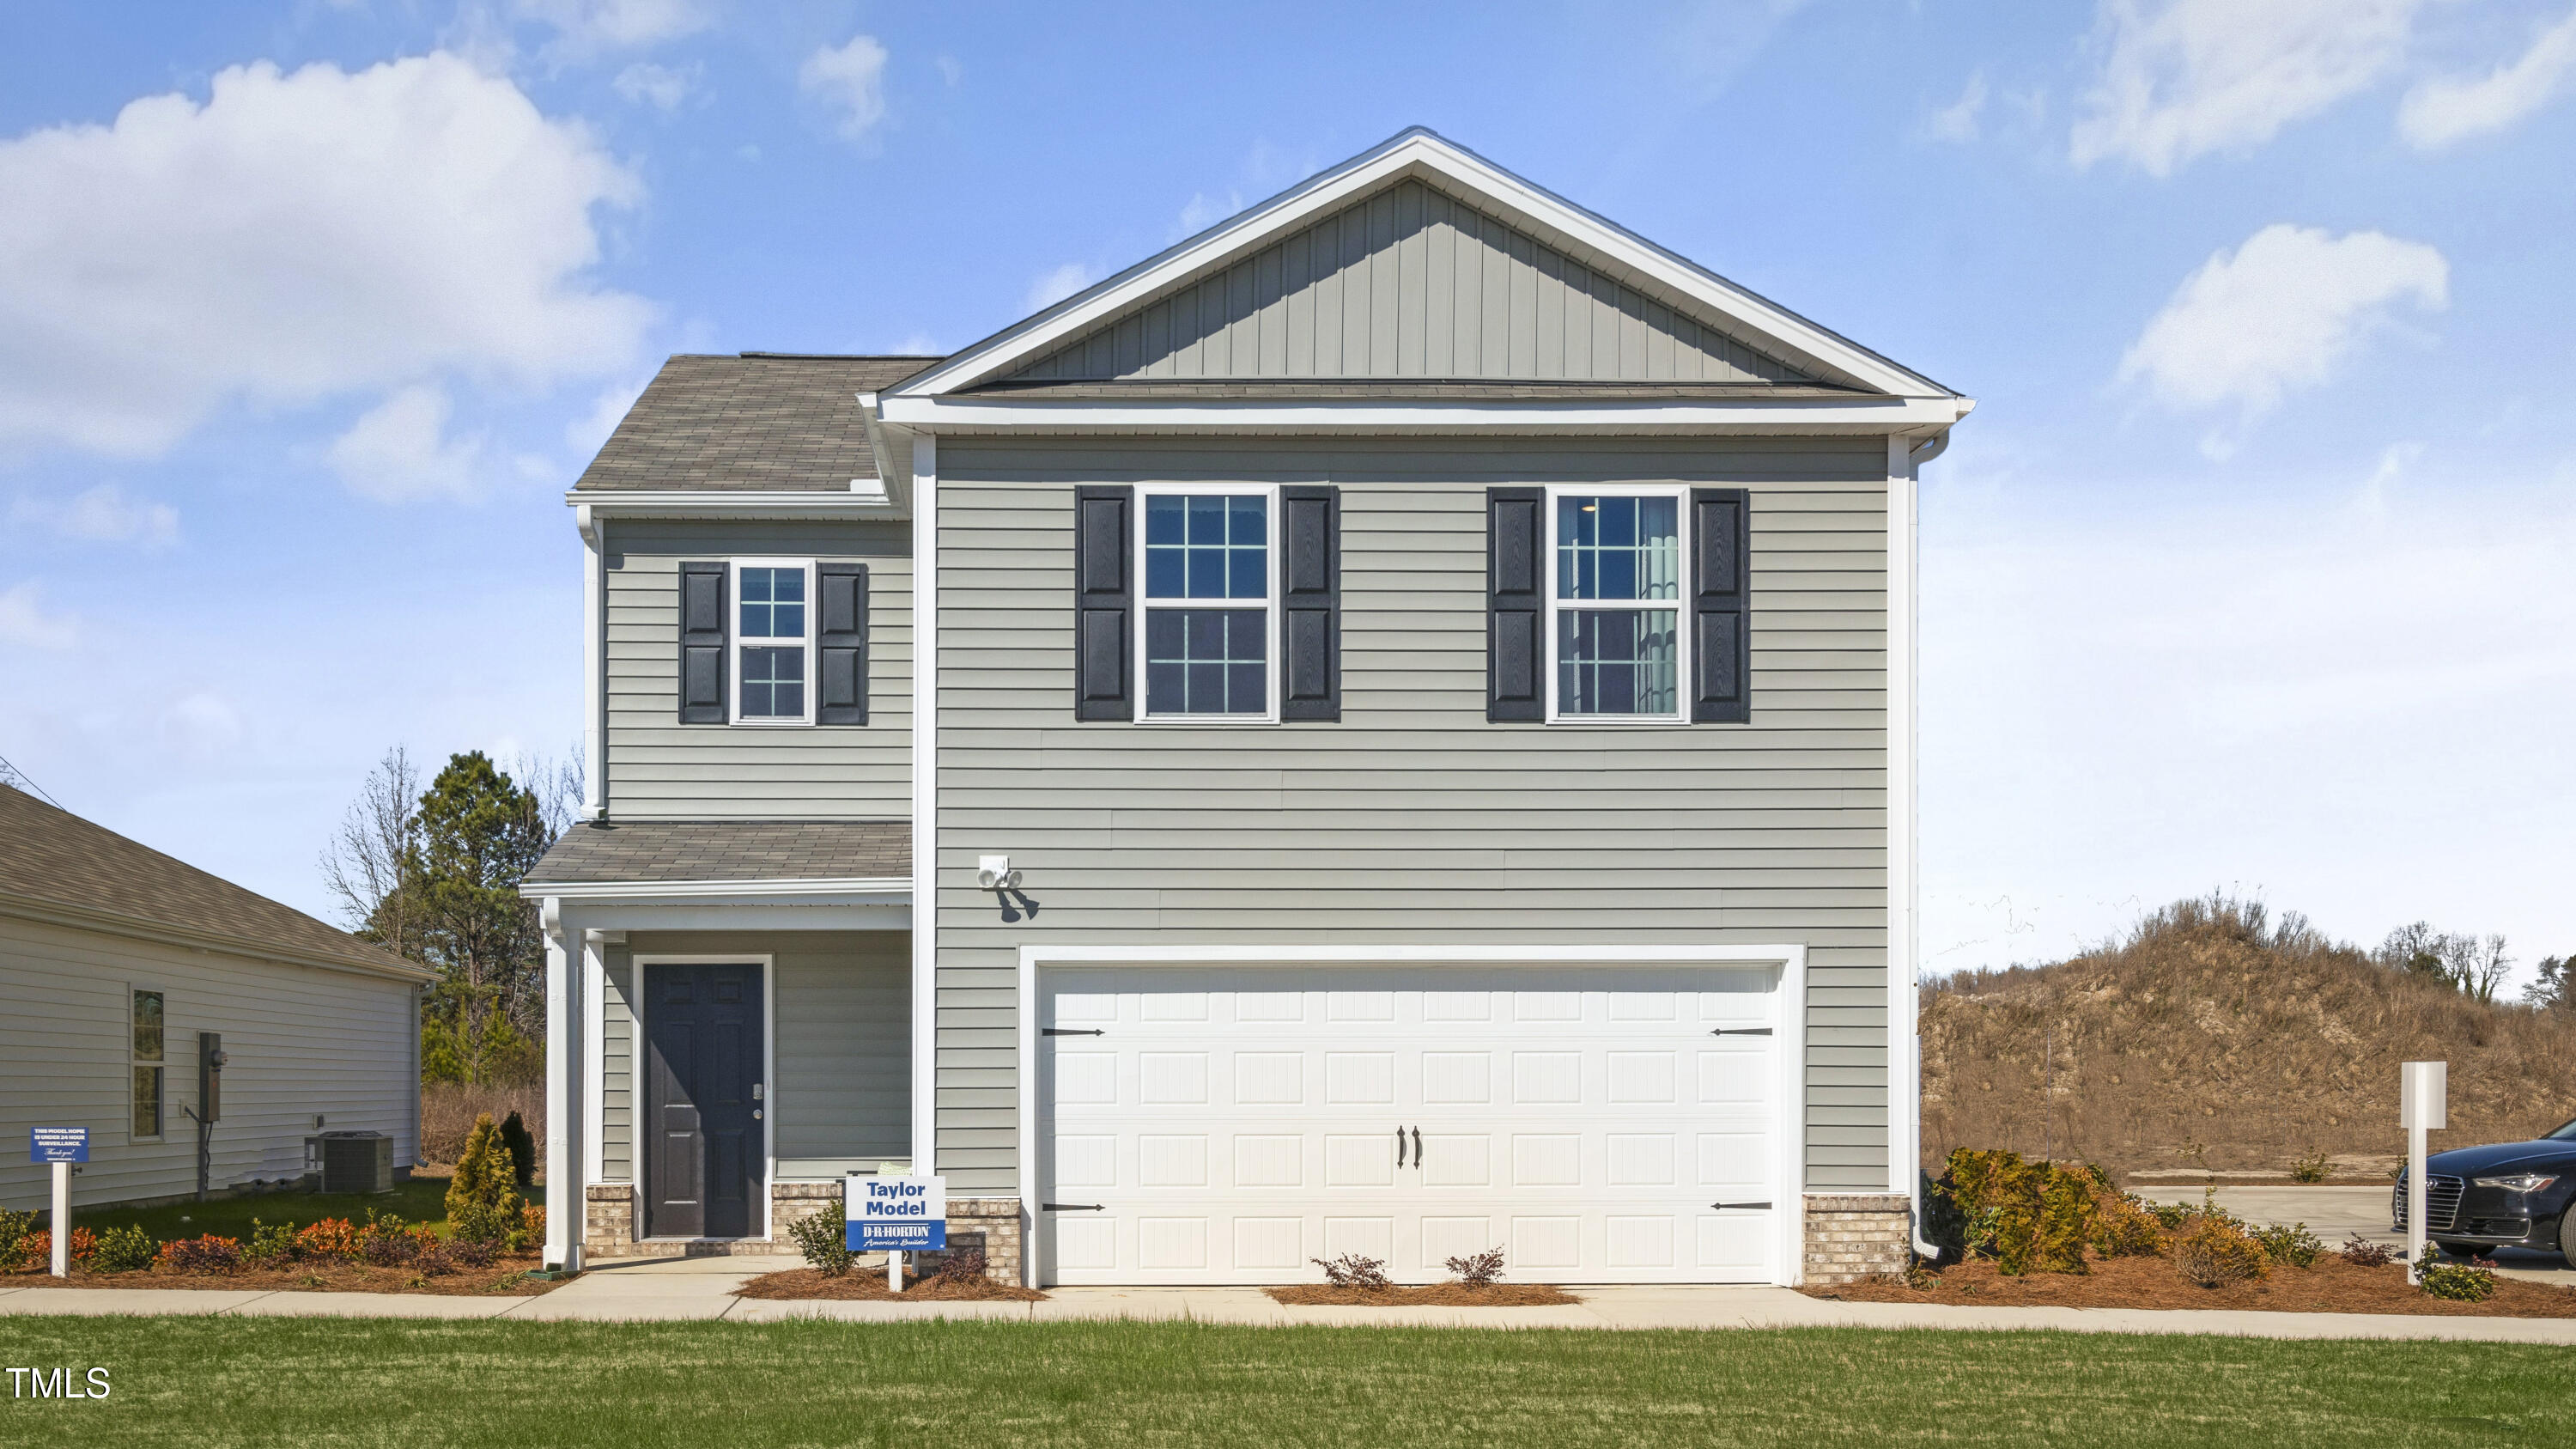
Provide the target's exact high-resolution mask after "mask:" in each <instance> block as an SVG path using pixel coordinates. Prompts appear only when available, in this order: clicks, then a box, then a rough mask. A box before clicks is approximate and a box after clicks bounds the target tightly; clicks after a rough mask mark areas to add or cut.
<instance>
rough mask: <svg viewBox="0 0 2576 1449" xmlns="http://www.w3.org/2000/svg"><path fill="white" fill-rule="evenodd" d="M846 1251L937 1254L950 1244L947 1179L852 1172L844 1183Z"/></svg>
mask: <svg viewBox="0 0 2576 1449" xmlns="http://www.w3.org/2000/svg"><path fill="white" fill-rule="evenodd" d="M841 1202H842V1206H843V1209H844V1211H845V1214H846V1216H847V1217H848V1219H849V1237H848V1239H847V1241H848V1243H849V1245H850V1251H851V1252H853V1253H873V1252H878V1251H881V1250H887V1249H891V1250H893V1251H895V1252H898V1253H936V1252H940V1251H943V1250H945V1249H946V1248H947V1246H948V1179H946V1178H944V1177H872V1176H865V1175H862V1174H860V1173H856V1172H853V1173H851V1174H850V1175H849V1179H848V1181H846V1182H845V1183H843V1184H842V1189H841Z"/></svg>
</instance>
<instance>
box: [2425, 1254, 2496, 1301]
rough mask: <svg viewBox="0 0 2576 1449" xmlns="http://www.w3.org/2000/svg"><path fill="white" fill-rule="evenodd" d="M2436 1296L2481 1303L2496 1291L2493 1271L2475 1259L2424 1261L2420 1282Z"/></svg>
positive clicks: (2426, 1290) (2428, 1291) (2427, 1290)
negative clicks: (2460, 1261) (2471, 1260)
mask: <svg viewBox="0 0 2576 1449" xmlns="http://www.w3.org/2000/svg"><path fill="white" fill-rule="evenodd" d="M2419 1286H2421V1287H2422V1288H2423V1290H2424V1291H2425V1292H2427V1293H2430V1294H2432V1295H2433V1296H2434V1297H2436V1298H2448V1299H2450V1300H2451V1301H2452V1302H2454V1303H2483V1302H2485V1301H2486V1300H2487V1299H2488V1298H2489V1297H2491V1296H2493V1294H2494V1293H2495V1287H2496V1279H2495V1274H2494V1273H2493V1272H2492V1271H2490V1270H2488V1269H2485V1268H2481V1267H2479V1266H2477V1265H2476V1264H2474V1263H2427V1264H2425V1265H2424V1276H2423V1280H2422V1282H2421V1284H2420V1285H2419Z"/></svg>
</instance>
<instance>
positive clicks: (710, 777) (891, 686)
mask: <svg viewBox="0 0 2576 1449" xmlns="http://www.w3.org/2000/svg"><path fill="white" fill-rule="evenodd" d="M603 554H604V556H603V558H602V560H601V563H602V569H603V577H604V581H605V585H606V587H605V595H606V605H605V607H606V611H607V618H606V650H605V661H604V667H605V671H606V675H607V678H606V687H607V709H606V716H607V724H606V740H605V749H604V754H605V756H606V764H607V771H606V781H607V784H606V788H607V795H608V799H607V804H608V811H609V815H610V817H611V818H617V817H620V816H622V817H625V818H628V819H636V820H726V819H732V820H770V819H800V820H811V819H858V820H883V819H900V818H903V817H905V816H907V815H909V814H910V812H911V809H912V744H911V740H912V530H911V526H910V525H909V524H905V523H901V522H890V521H867V522H830V521H824V520H810V521H778V522H745V521H710V520H697V521H687V522H681V521H669V522H665V521H659V520H619V521H615V522H612V523H610V524H608V525H607V538H606V541H605V547H604V550H603ZM732 558H817V559H855V560H858V561H860V562H863V563H865V564H866V565H867V566H868V722H867V723H866V724H864V725H800V726H735V725H702V724H687V725H684V724H681V723H680V722H679V650H678V631H679V607H680V603H679V600H680V593H679V588H680V584H679V580H680V564H681V562H682V561H683V560H699V559H732ZM727 677H728V678H729V679H730V677H731V675H730V673H728V676H727Z"/></svg>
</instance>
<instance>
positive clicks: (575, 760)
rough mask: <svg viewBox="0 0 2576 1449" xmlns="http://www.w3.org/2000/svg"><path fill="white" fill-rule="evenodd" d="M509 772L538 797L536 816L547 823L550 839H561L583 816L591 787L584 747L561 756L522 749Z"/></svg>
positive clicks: (547, 834)
mask: <svg viewBox="0 0 2576 1449" xmlns="http://www.w3.org/2000/svg"><path fill="white" fill-rule="evenodd" d="M510 773H511V775H512V776H513V777H515V778H516V779H517V780H518V782H519V786H520V788H522V789H524V790H526V791H528V792H529V793H530V794H532V795H534V796H536V797H537V818H538V819H539V820H541V821H543V822H544V823H545V827H546V839H547V841H548V842H550V843H551V842H553V841H556V840H560V839H562V838H563V833H564V832H565V831H567V830H570V829H571V828H572V827H573V823H574V822H575V821H577V820H579V819H580V818H581V807H582V802H583V801H584V800H585V799H586V798H587V797H588V795H589V789H590V787H589V783H588V778H587V777H588V774H589V772H588V771H587V770H586V769H585V768H584V760H583V756H582V752H581V746H579V745H574V746H573V747H572V748H571V749H569V750H567V751H565V752H564V754H563V756H562V757H561V758H560V759H557V758H552V757H549V756H546V755H540V754H535V753H532V752H528V751H521V752H520V755H519V757H518V759H516V760H514V761H512V762H511V765H510Z"/></svg>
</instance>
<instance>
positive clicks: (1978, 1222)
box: [1935, 1147, 2111, 1275]
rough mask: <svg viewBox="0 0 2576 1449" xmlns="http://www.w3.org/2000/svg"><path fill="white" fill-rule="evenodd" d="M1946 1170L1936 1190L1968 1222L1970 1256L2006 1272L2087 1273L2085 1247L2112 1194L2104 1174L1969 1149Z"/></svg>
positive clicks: (2011, 1154)
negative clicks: (2104, 1201) (1985, 1259)
mask: <svg viewBox="0 0 2576 1449" xmlns="http://www.w3.org/2000/svg"><path fill="white" fill-rule="evenodd" d="M1944 1169H1945V1170H1944V1171H1943V1172H1942V1174H1941V1179H1940V1181H1939V1182H1938V1183H1937V1184H1935V1186H1937V1187H1938V1188H1939V1189H1940V1190H1941V1193H1942V1195H1943V1196H1945V1197H1947V1198H1948V1199H1949V1200H1950V1201H1951V1202H1952V1203H1954V1204H1956V1205H1957V1207H1958V1209H1959V1211H1960V1212H1961V1214H1962V1215H1963V1216H1964V1217H1965V1220H1966V1227H1965V1230H1964V1231H1963V1233H1962V1235H1961V1237H1962V1240H1963V1242H1964V1245H1965V1249H1966V1251H1967V1252H1968V1253H1969V1254H1972V1255H1980V1256H1984V1257H1989V1258H1992V1259H1994V1260H1995V1267H1996V1269H1997V1270H1998V1271H2000V1272H2003V1273H2005V1274H2014V1275H2017V1274H2022V1273H2082V1272H2085V1271H2087V1270H2086V1268H2085V1265H2084V1246H2085V1243H2086V1242H2087V1241H2088V1240H2090V1239H2091V1238H2093V1237H2094V1236H2095V1235H2096V1232H2097V1230H2098V1227H2099V1219H2100V1216H2101V1210H2100V1207H2099V1205H2098V1200H2099V1199H2100V1198H2102V1197H2104V1196H2106V1195H2111V1189H2110V1187H2109V1186H2108V1183H2109V1178H2108V1177H2107V1175H2106V1174H2104V1173H2103V1172H2102V1170H2101V1169H2100V1168H2092V1167H2088V1168H2083V1169H2074V1168H2065V1167H2059V1166H2058V1165H2056V1164H2055V1163H2046V1162H2029V1161H2025V1160H2024V1159H2023V1158H2022V1156H2021V1154H2020V1153H2017V1152H2004V1151H1991V1152H1980V1151H1975V1150H1972V1149H1969V1148H1965V1147H1962V1148H1960V1149H1959V1150H1958V1151H1956V1152H1953V1153H1951V1154H1950V1158H1949V1161H1948V1162H1947V1163H1946V1164H1944Z"/></svg>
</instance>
